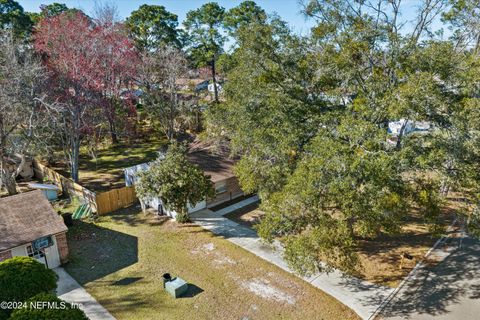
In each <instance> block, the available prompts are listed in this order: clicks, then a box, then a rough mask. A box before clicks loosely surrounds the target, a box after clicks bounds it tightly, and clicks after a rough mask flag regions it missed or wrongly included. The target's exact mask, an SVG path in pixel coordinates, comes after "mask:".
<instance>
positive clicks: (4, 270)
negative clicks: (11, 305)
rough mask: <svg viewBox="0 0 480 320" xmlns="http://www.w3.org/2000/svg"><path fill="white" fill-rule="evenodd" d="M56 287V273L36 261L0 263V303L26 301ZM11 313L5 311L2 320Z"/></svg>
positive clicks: (30, 259) (25, 260) (19, 259)
mask: <svg viewBox="0 0 480 320" xmlns="http://www.w3.org/2000/svg"><path fill="white" fill-rule="evenodd" d="M56 287H57V275H56V274H55V272H53V271H52V270H50V269H47V268H46V267H45V266H44V265H43V264H42V263H40V262H38V261H36V260H35V259H32V258H29V257H14V258H11V259H8V260H5V261H3V262H0V301H17V302H18V301H25V300H27V299H29V298H30V297H33V296H34V295H36V294H39V293H48V292H53V290H55V288H56ZM10 311H11V310H10ZM9 313H10V312H9V311H8V310H3V314H2V313H1V312H0V319H4V318H5V316H6V315H8V314H9Z"/></svg>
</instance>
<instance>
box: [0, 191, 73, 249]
mask: <svg viewBox="0 0 480 320" xmlns="http://www.w3.org/2000/svg"><path fill="white" fill-rule="evenodd" d="M64 231H67V227H66V226H65V224H64V223H63V219H62V218H61V217H60V216H59V215H58V214H57V213H56V212H55V211H54V210H53V208H52V206H51V204H50V203H49V202H48V200H47V199H46V198H45V196H44V195H43V193H42V192H41V191H40V190H36V191H31V192H26V193H21V194H17V195H14V196H9V197H5V198H0V251H4V250H8V249H11V248H14V247H17V246H20V245H22V244H26V243H29V242H32V241H33V240H36V239H38V238H41V237H45V236H49V235H54V234H57V233H60V232H64Z"/></svg>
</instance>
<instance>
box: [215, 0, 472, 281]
mask: <svg viewBox="0 0 480 320" xmlns="http://www.w3.org/2000/svg"><path fill="white" fill-rule="evenodd" d="M399 4H400V1H391V2H388V3H387V2H380V5H379V6H376V4H375V3H373V2H369V1H366V2H357V1H309V2H308V3H307V4H306V6H305V7H304V11H305V13H306V14H307V15H308V16H309V17H311V18H312V19H315V21H316V26H315V27H314V28H313V30H312V35H311V36H307V37H303V36H299V35H297V34H295V33H293V32H292V31H291V30H290V29H289V28H288V26H287V25H286V23H284V22H283V21H281V20H279V19H278V18H275V17H274V18H271V19H270V20H269V21H268V22H266V23H262V22H256V23H253V24H251V25H249V28H248V30H241V29H239V31H238V33H237V34H238V36H237V37H238V40H237V41H238V42H237V44H238V48H237V49H236V50H235V51H234V53H233V54H232V57H231V59H232V63H230V65H231V67H230V71H229V72H228V73H227V78H228V83H227V84H226V85H225V102H224V103H222V104H220V105H218V106H215V107H212V108H210V109H209V110H208V111H207V120H208V123H209V125H208V131H209V133H210V134H211V135H213V136H215V137H217V138H226V139H228V140H230V142H231V144H232V147H233V150H234V152H236V153H237V154H239V155H240V156H241V159H240V161H239V162H238V164H237V165H236V168H235V170H236V173H237V176H238V177H239V179H240V182H241V185H242V187H243V188H244V190H245V191H246V192H253V191H256V192H258V193H259V194H260V196H261V198H262V207H263V209H264V210H265V212H266V217H265V218H264V219H263V220H262V221H261V223H260V224H259V226H258V231H259V234H260V235H261V236H262V237H263V238H265V239H267V240H270V241H271V240H273V239H276V238H278V239H281V240H282V241H283V242H284V244H285V249H286V250H285V257H286V259H287V260H288V262H289V263H290V265H291V266H292V267H293V268H294V269H296V270H297V271H299V272H300V273H304V274H305V273H307V274H308V273H312V272H315V271H318V270H324V269H325V268H327V269H328V268H329V267H338V268H343V269H350V270H351V269H355V268H356V267H358V263H357V262H358V261H357V256H356V253H355V248H356V243H357V241H358V239H374V238H375V237H376V236H377V235H379V234H381V233H384V234H394V233H396V232H398V231H399V230H400V229H401V227H402V224H403V220H404V218H405V215H406V214H407V213H408V212H410V211H412V210H413V209H414V208H415V209H416V210H419V212H421V213H422V214H423V218H424V219H425V221H426V222H427V223H428V224H429V225H430V226H431V228H432V230H437V231H438V222H439V215H440V212H441V206H442V201H443V199H445V196H446V194H447V193H448V191H449V190H450V188H455V190H463V192H467V193H468V194H470V197H471V199H472V200H473V201H474V202H478V200H476V196H475V195H473V194H472V193H471V191H472V190H473V189H471V187H472V186H473V184H472V183H471V182H472V181H478V180H477V173H476V172H474V171H475V170H472V169H473V167H476V163H477V160H478V153H477V152H476V150H478V148H477V147H473V146H475V145H476V143H477V142H476V141H477V140H476V139H477V138H476V132H477V131H476V130H477V129H476V125H473V124H467V122H465V121H466V117H467V116H466V114H469V116H468V117H473V118H476V112H475V111H474V110H475V108H476V107H473V105H476V103H477V98H475V97H474V93H473V91H469V90H468V89H467V88H468V87H469V86H468V85H466V82H464V81H465V80H466V79H467V78H468V79H469V80H468V81H467V82H469V81H473V82H475V83H478V82H476V80H473V79H474V78H475V77H472V76H471V75H468V76H467V75H466V74H465V70H472V67H471V66H470V67H462V65H464V64H465V63H466V64H469V63H472V62H473V61H478V56H477V55H476V54H474V51H461V50H458V49H457V47H455V45H454V43H452V42H451V41H445V40H442V39H441V38H439V37H436V33H435V32H434V31H432V21H434V20H435V19H438V18H439V17H440V16H441V14H442V12H445V10H447V8H448V3H447V1H436V2H425V3H423V4H422V6H421V7H420V8H419V12H418V15H417V16H416V17H412V18H413V20H412V21H411V22H410V23H411V24H412V25H411V26H410V28H409V29H408V30H407V29H405V21H401V18H400V15H401V12H402V11H401V8H399V7H398V6H399ZM463 20H466V19H465V18H464V19H463ZM456 21H458V20H456ZM470 83H471V82H470ZM460 88H462V89H460ZM470 88H471V87H470ZM467 92H468V93H467ZM467 101H468V102H467ZM402 119H403V122H401V123H402V127H401V129H400V132H399V134H397V135H393V134H391V133H389V132H388V128H389V124H390V123H392V122H394V121H399V120H402ZM420 123H426V124H428V125H429V126H430V128H431V129H429V130H426V131H424V132H421V133H420V132H413V133H410V132H407V130H406V127H407V125H408V124H410V125H412V124H420ZM462 123H463V125H462ZM467 146H468V147H467ZM467 149H469V150H467ZM474 150H475V151H474ZM475 159H477V160H475ZM472 166H473V167H472ZM475 190H478V189H475ZM476 221H478V219H477V220H476Z"/></svg>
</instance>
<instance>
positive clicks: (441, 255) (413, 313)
mask: <svg viewBox="0 0 480 320" xmlns="http://www.w3.org/2000/svg"><path fill="white" fill-rule="evenodd" d="M432 255H434V256H435V257H436V258H437V261H440V262H439V263H438V264H433V265H430V266H428V265H423V266H421V267H420V268H419V269H418V271H417V272H416V273H415V274H414V276H413V277H412V278H411V279H409V280H408V281H407V282H406V283H405V285H404V286H403V287H402V288H401V289H400V291H399V292H398V293H397V295H396V296H395V298H393V300H392V301H391V302H390V303H389V304H388V306H387V307H386V308H385V310H384V312H383V316H381V317H380V318H382V319H415V320H417V319H418V320H423V319H425V320H427V319H435V320H441V319H445V320H446V319H449V320H450V319H451V320H470V319H480V241H478V240H475V239H472V238H470V237H467V236H465V235H464V234H463V235H462V236H461V237H459V238H451V239H449V240H448V241H447V242H446V244H445V245H443V246H442V247H440V248H438V249H436V250H435V251H434V252H432Z"/></svg>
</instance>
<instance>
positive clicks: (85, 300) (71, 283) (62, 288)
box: [53, 268, 115, 320]
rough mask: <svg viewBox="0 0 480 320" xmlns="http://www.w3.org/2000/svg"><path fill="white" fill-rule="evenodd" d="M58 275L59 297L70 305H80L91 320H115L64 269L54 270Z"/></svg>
mask: <svg viewBox="0 0 480 320" xmlns="http://www.w3.org/2000/svg"><path fill="white" fill-rule="evenodd" d="M53 271H55V273H56V274H57V275H58V281H57V296H58V297H59V298H60V299H62V300H65V301H67V302H69V303H78V304H79V307H80V309H82V310H83V311H84V312H85V314H86V315H87V317H88V318H89V319H90V320H115V318H114V317H113V316H112V315H111V314H110V313H109V312H108V311H107V309H105V308H104V307H102V306H101V305H100V304H99V303H98V302H97V300H95V298H93V297H92V296H91V295H90V294H89V293H88V292H87V291H86V290H85V289H84V288H83V287H82V286H80V285H79V284H78V282H77V281H75V279H73V278H72V277H71V276H70V275H69V274H68V273H67V272H66V271H65V270H64V269H63V268H55V269H53Z"/></svg>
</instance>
